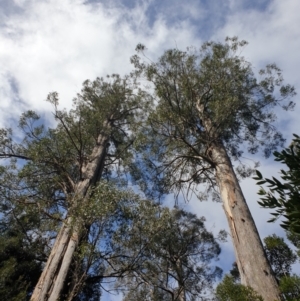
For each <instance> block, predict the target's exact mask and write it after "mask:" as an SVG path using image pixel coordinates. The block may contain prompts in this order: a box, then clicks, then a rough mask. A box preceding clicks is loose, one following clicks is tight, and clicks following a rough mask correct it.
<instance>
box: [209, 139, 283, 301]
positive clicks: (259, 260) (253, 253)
mask: <svg viewBox="0 0 300 301" xmlns="http://www.w3.org/2000/svg"><path fill="white" fill-rule="evenodd" d="M211 157H212V159H213V161H214V162H215V163H216V179H217V184H218V186H219V189H220V194H221V198H222V201H223V207H224V210H225V213H226V216H227V219H228V223H229V228H230V231H231V236H232V240H233V245H234V249H235V255H236V259H237V264H238V268H239V271H240V275H241V283H242V284H243V285H247V286H250V287H252V288H253V289H254V290H255V291H256V292H257V293H258V294H259V295H261V296H262V297H263V299H264V301H275V300H280V293H279V289H278V284H277V280H276V278H275V276H274V274H273V271H272V269H271V266H270V264H269V262H268V260H267V257H266V254H265V251H264V249H263V246H262V243H261V240H260V237H259V234H258V231H257V229H256V226H255V223H254V220H253V218H252V215H251V213H250V210H249V208H248V205H247V203H246V200H245V198H244V195H243V193H242V190H241V188H240V185H239V182H238V180H237V178H236V175H235V172H234V170H233V167H232V164H231V161H230V159H229V157H228V155H227V152H226V150H225V148H224V146H223V145H222V144H217V143H214V144H213V145H212V147H211Z"/></svg>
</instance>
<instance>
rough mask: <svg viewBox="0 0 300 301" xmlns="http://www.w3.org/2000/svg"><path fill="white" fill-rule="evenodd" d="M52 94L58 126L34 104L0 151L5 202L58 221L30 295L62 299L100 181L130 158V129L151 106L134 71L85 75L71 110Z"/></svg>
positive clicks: (5, 133) (0, 140) (4, 137)
mask: <svg viewBox="0 0 300 301" xmlns="http://www.w3.org/2000/svg"><path fill="white" fill-rule="evenodd" d="M48 101H49V102H50V103H52V105H53V107H54V117H55V120H56V122H57V125H56V127H55V128H47V127H46V126H44V125H43V124H42V121H41V120H40V119H39V116H38V115H37V114H36V113H34V112H32V111H28V112H26V113H24V114H23V115H22V116H21V118H20V122H19V130H16V131H13V130H12V129H9V128H8V129H1V131H0V158H3V159H6V161H4V166H3V167H2V169H3V170H2V178H1V191H2V193H1V197H2V200H3V202H7V203H11V204H12V205H11V206H12V207H14V205H13V204H17V203H18V204H20V203H23V204H26V205H27V206H31V207H32V208H37V211H39V213H40V214H41V215H42V216H44V217H49V218H51V220H53V221H56V227H57V224H58V225H59V226H60V230H59V231H58V233H57V235H56V239H55V242H54V244H53V247H52V250H51V252H50V255H49V257H48V261H47V263H46V265H45V267H44V270H43V273H42V275H41V277H40V279H39V281H38V283H37V285H36V287H35V290H34V292H33V294H32V297H31V300H32V301H37V300H39V301H42V300H53V301H54V300H55V301H56V300H58V299H59V296H60V294H61V291H62V289H63V286H64V283H65V279H66V277H67V274H68V271H69V269H70V265H71V262H72V258H73V257H74V256H73V255H74V252H75V250H76V249H77V246H78V245H79V244H81V242H84V241H86V240H87V239H88V237H89V230H90V226H91V223H90V221H89V219H87V218H86V216H85V209H86V208H88V207H89V204H90V200H91V199H92V197H93V195H94V193H95V189H94V187H96V186H97V183H99V181H100V179H102V178H103V177H104V176H105V177H106V176H109V175H110V174H111V175H112V176H114V177H116V176H117V175H118V173H120V172H121V171H122V164H123V163H124V162H126V161H127V160H130V151H129V149H130V146H131V144H132V138H131V134H132V133H133V132H134V130H135V127H136V126H137V124H138V122H139V120H140V118H141V116H142V114H143V112H145V111H146V106H145V104H146V103H147V97H145V94H144V92H142V91H141V90H140V89H138V87H137V84H136V82H135V80H134V78H133V77H129V76H126V77H124V78H121V77H119V76H118V75H112V76H111V77H109V76H108V78H107V79H106V80H104V79H103V78H97V79H96V80H95V81H92V82H91V81H86V82H84V84H83V88H82V91H81V93H80V94H78V95H77V97H76V98H75V99H74V106H73V109H72V110H70V111H69V112H67V111H66V110H59V108H58V101H59V100H58V94H57V93H55V92H54V93H50V94H49V96H48ZM129 133H130V134H129ZM9 159H10V162H8V161H7V160H9ZM113 166H115V167H116V168H115V169H113ZM79 213H80V214H79ZM48 231H49V232H48V233H53V230H52V231H51V230H48Z"/></svg>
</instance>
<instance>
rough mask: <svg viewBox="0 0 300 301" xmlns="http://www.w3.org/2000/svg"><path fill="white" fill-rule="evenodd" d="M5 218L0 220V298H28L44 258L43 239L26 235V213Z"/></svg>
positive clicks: (27, 224)
mask: <svg viewBox="0 0 300 301" xmlns="http://www.w3.org/2000/svg"><path fill="white" fill-rule="evenodd" d="M6 222H7V220H5V218H3V219H2V220H1V223H0V295H1V298H2V299H3V300H13V301H21V300H22V301H23V300H29V296H30V293H31V292H32V290H33V288H34V286H35V284H36V282H37V280H38V277H39V275H40V272H41V266H42V263H43V261H44V260H45V259H46V257H45V255H44V252H46V250H47V248H46V239H43V238H42V237H39V236H36V237H28V235H27V233H28V231H29V230H30V229H31V231H32V228H31V227H30V221H29V219H28V216H27V220H26V219H22V218H20V219H18V222H17V223H16V221H14V220H13V219H11V220H9V224H6ZM31 222H32V221H31Z"/></svg>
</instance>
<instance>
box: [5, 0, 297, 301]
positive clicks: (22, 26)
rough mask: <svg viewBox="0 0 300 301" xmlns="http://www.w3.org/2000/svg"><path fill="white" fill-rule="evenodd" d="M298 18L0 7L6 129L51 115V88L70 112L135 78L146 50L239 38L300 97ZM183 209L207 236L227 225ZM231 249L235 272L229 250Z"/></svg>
mask: <svg viewBox="0 0 300 301" xmlns="http://www.w3.org/2000/svg"><path fill="white" fill-rule="evenodd" d="M299 11H300V1H298V0H285V1H282V0H186V1H182V0H145V1H142V0H140V1H138V0H125V1H121V0H120V1H117V0H106V1H104V0H90V1H84V0H0V126H14V124H15V121H16V118H17V117H18V115H19V114H20V113H21V112H22V111H24V110H27V109H33V110H36V111H38V112H39V113H40V114H42V116H44V117H45V118H48V117H50V116H51V114H50V113H49V112H50V110H51V108H50V106H49V105H48V104H47V103H45V102H44V100H45V99H46V96H47V94H48V93H49V92H52V91H57V92H58V93H59V95H60V99H61V106H62V107H66V108H70V106H71V102H72V98H73V97H74V96H75V95H76V93H77V92H79V91H80V88H81V84H82V82H83V81H84V80H85V79H94V78H95V77H97V76H105V75H106V74H108V73H120V74H125V73H127V72H129V71H130V70H131V66H130V63H129V58H130V56H131V55H133V54H134V49H135V47H136V45H137V44H138V43H143V44H145V45H146V46H147V48H148V53H147V56H148V57H151V58H152V59H155V58H157V57H158V56H160V55H161V54H162V53H163V51H164V50H166V49H168V48H174V47H177V48H179V49H182V50H184V49H185V48H186V47H187V46H191V45H193V46H195V47H199V46H200V45H201V44H202V43H203V42H204V41H207V40H215V41H224V38H225V37H226V36H238V37H239V38H241V39H245V40H247V41H248V42H249V45H248V46H247V47H246V48H245V49H244V51H243V55H244V56H245V57H246V59H247V60H248V61H250V62H251V63H252V65H253V68H254V71H256V70H259V69H260V68H261V67H263V66H264V65H265V64H267V63H273V62H276V63H277V64H278V66H279V67H280V68H281V69H282V70H283V74H284V77H285V79H286V81H287V82H288V83H290V84H292V85H294V86H295V87H296V89H297V90H298V91H299V90H300V72H299V70H300V60H299V53H300V34H299V28H300V18H299ZM297 99H298V96H296V97H295V99H294V100H295V102H296V103H297ZM299 113H300V106H296V109H295V110H294V111H293V112H290V113H286V112H281V114H279V116H278V121H277V125H278V126H279V127H280V129H281V130H282V131H283V132H284V134H285V136H286V138H287V143H289V142H290V140H291V134H292V133H298V134H300V131H299V126H298V125H299V116H300V114H299ZM255 159H260V160H261V167H260V170H261V171H262V172H263V173H264V175H266V176H271V175H276V174H277V170H278V168H279V167H278V165H274V163H273V161H272V159H269V160H267V161H265V160H263V159H261V158H259V156H257V157H256V158H255ZM242 188H243V189H244V192H245V196H246V199H247V200H248V203H249V206H250V208H251V210H252V213H253V216H254V219H255V221H256V223H257V226H258V229H259V232H260V234H261V236H262V237H265V236H266V235H268V234H271V233H274V232H275V233H278V234H282V230H281V229H280V228H279V227H278V225H274V224H271V225H270V224H266V223H265V221H266V220H267V219H268V217H269V216H268V213H267V212H266V211H264V210H262V209H260V208H259V207H258V205H257V204H256V200H257V196H256V191H257V187H255V185H254V183H253V181H252V180H245V181H243V182H242ZM183 206H185V207H186V208H189V209H191V210H193V211H194V212H195V211H197V213H198V214H199V215H205V216H207V227H208V228H209V229H212V230H213V229H214V231H216V232H217V231H218V230H219V229H221V228H227V225H226V221H225V216H224V214H223V212H222V208H221V206H220V204H212V203H210V202H209V203H200V202H198V201H196V200H192V201H191V202H190V203H189V204H183ZM223 250H224V251H223V256H222V258H221V260H222V262H223V266H224V268H225V269H228V268H229V267H230V265H231V263H232V261H233V260H234V258H233V253H232V249H231V246H230V244H229V243H228V244H226V245H224V247H223ZM107 300H108V299H107Z"/></svg>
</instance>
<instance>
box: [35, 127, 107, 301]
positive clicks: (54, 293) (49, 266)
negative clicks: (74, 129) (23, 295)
mask: <svg viewBox="0 0 300 301" xmlns="http://www.w3.org/2000/svg"><path fill="white" fill-rule="evenodd" d="M109 127H110V125H109V124H108V123H106V128H108V129H109ZM108 139H109V138H108V135H105V134H100V135H99V137H98V140H97V145H96V146H95V147H94V149H93V151H92V154H91V156H90V160H89V162H88V163H87V164H86V166H85V167H84V169H83V179H82V180H81V181H80V182H79V183H78V184H77V185H76V187H75V191H74V196H73V199H72V208H70V210H69V217H68V218H67V219H66V221H65V223H64V224H63V226H62V228H61V230H60V232H59V234H58V236H57V238H56V241H55V243H54V246H53V248H52V250H51V253H50V256H49V258H48V261H47V263H46V266H45V268H44V270H43V272H42V275H41V276H40V279H39V281H38V283H37V285H36V287H35V289H34V291H33V294H32V296H31V299H30V300H31V301H46V300H48V301H57V300H58V299H59V297H60V294H61V291H62V289H63V286H64V283H65V279H66V276H67V274H68V271H69V268H70V264H71V261H72V258H73V254H74V252H75V250H76V247H77V245H78V241H79V238H80V233H81V227H82V225H81V224H80V222H79V221H77V220H76V219H75V217H72V209H76V208H77V206H84V204H85V202H86V201H87V199H86V196H87V192H88V189H89V188H90V186H92V185H95V184H96V182H97V181H98V180H99V179H100V178H101V175H102V172H103V166H104V160H105V156H106V149H107V144H108Z"/></svg>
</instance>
